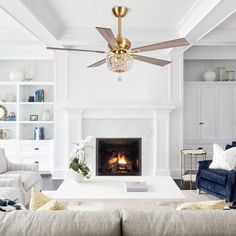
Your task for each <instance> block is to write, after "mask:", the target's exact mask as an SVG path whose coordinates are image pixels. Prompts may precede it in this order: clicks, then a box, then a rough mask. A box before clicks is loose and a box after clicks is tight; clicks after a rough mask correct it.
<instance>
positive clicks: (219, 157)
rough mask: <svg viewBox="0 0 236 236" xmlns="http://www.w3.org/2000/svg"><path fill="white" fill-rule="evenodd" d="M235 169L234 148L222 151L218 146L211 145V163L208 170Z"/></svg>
mask: <svg viewBox="0 0 236 236" xmlns="http://www.w3.org/2000/svg"><path fill="white" fill-rule="evenodd" d="M235 167H236V147H233V148H230V149H227V150H225V151H224V150H223V149H222V148H221V147H220V146H219V145H218V144H214V145H213V161H212V163H211V164H210V166H209V168H210V169H221V170H228V171H230V170H232V169H235Z"/></svg>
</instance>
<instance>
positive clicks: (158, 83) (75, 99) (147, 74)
mask: <svg viewBox="0 0 236 236" xmlns="http://www.w3.org/2000/svg"><path fill="white" fill-rule="evenodd" d="M102 58H103V57H102V56H100V55H99V56H97V55H96V56H94V54H88V53H86V54H79V53H70V54H69V56H68V70H69V71H68V73H69V76H68V89H69V93H68V100H69V102H72V103H76V104H77V105H79V106H82V107H87V106H155V105H165V104H167V103H168V96H167V91H168V66H166V67H158V66H154V65H149V64H147V63H143V62H139V61H135V63H134V66H133V68H132V70H131V71H129V72H127V73H124V74H122V77H123V81H121V82H119V81H117V76H118V74H116V73H113V72H111V71H109V70H108V68H107V66H106V64H104V65H102V66H101V67H98V68H87V66H88V65H90V64H92V63H94V62H96V61H97V60H100V59H102Z"/></svg>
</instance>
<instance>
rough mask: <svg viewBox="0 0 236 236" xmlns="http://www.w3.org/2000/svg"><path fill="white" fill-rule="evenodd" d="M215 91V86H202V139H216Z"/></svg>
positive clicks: (216, 89)
mask: <svg viewBox="0 0 236 236" xmlns="http://www.w3.org/2000/svg"><path fill="white" fill-rule="evenodd" d="M217 91H218V88H217V87H216V86H202V89H201V99H202V102H201V107H202V109H201V111H202V116H201V117H202V120H201V123H202V124H201V132H202V135H201V136H202V138H206V139H211V138H217V119H218V113H217Z"/></svg>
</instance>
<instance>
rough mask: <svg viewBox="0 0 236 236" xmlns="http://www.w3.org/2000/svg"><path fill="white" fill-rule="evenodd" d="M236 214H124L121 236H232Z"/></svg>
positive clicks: (144, 212)
mask: <svg viewBox="0 0 236 236" xmlns="http://www.w3.org/2000/svg"><path fill="white" fill-rule="evenodd" d="M235 219H236V211H233V210H231V211H223V210H214V211H210V210H209V211H175V210H170V209H168V210H166V209H163V210H161V209H156V210H150V211H149V210H146V211H138V210H124V211H123V212H122V235H124V236H138V235H139V236H141V235H145V236H149V235H152V236H154V235H155V236H170V235H174V236H190V235H195V236H196V235H205V236H206V235H214V236H226V235H227V236H233V235H235Z"/></svg>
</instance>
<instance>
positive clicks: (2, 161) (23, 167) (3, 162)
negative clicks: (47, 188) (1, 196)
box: [0, 148, 42, 205]
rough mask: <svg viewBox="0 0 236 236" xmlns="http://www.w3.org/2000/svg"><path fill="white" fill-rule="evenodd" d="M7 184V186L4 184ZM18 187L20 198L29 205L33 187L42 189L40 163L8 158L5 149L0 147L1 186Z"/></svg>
mask: <svg viewBox="0 0 236 236" xmlns="http://www.w3.org/2000/svg"><path fill="white" fill-rule="evenodd" d="M4 185H5V186H4ZM1 186H2V187H11V186H12V187H16V188H17V189H18V191H19V194H20V197H19V200H20V201H21V203H22V204H24V205H28V204H29V201H30V196H31V189H32V188H33V187H34V188H36V189H38V190H41V189H42V178H41V176H40V173H39V169H38V164H18V163H12V162H10V161H8V160H7V158H6V156H5V152H4V149H1V148H0V187H1Z"/></svg>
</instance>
